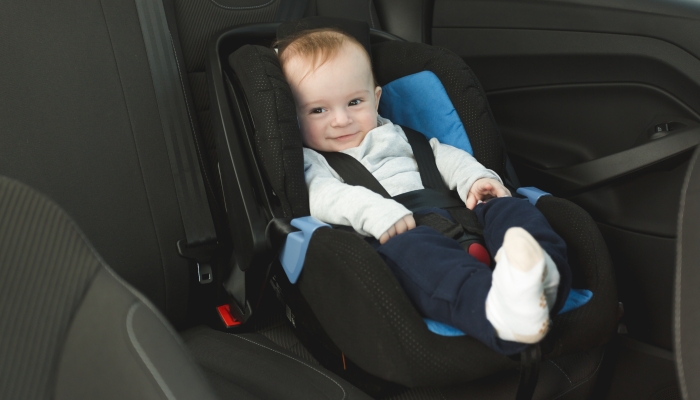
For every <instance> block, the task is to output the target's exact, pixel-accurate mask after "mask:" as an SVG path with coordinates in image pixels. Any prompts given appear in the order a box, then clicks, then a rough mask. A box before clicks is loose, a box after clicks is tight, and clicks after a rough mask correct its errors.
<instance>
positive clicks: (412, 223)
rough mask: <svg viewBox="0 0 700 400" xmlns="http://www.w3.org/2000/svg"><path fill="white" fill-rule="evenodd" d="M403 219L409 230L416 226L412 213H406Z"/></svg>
mask: <svg viewBox="0 0 700 400" xmlns="http://www.w3.org/2000/svg"><path fill="white" fill-rule="evenodd" d="M403 220H404V221H405V222H406V227H407V228H408V230H409V231H410V230H411V229H413V228H415V227H416V220H415V219H414V218H413V215H407V216H405V217H403Z"/></svg>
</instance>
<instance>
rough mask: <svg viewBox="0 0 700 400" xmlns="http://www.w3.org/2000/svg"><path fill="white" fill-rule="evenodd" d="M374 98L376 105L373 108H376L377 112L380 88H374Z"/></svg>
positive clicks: (380, 95) (380, 94)
mask: <svg viewBox="0 0 700 400" xmlns="http://www.w3.org/2000/svg"><path fill="white" fill-rule="evenodd" d="M374 97H375V101H376V103H377V104H376V105H375V107H376V108H377V110H379V99H380V98H381V97H382V87H381V86H377V87H375V88H374Z"/></svg>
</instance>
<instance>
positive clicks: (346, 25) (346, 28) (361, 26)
mask: <svg viewBox="0 0 700 400" xmlns="http://www.w3.org/2000/svg"><path fill="white" fill-rule="evenodd" d="M329 27H332V28H337V29H340V30H341V31H343V32H345V33H347V34H349V35H351V36H353V37H354V38H355V39H356V40H357V41H358V42H360V44H362V46H364V48H365V50H367V54H370V55H371V54H372V45H371V43H370V40H369V26H368V25H367V23H366V22H363V21H357V20H350V19H346V18H332V17H309V18H302V19H299V20H295V21H288V22H284V23H282V24H280V26H279V27H278V28H277V39H284V38H286V37H288V36H293V35H295V34H297V33H299V32H301V31H305V30H308V29H318V28H329Z"/></svg>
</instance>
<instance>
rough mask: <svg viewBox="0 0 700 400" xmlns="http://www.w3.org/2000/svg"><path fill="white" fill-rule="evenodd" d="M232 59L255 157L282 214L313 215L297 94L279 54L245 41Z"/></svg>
mask: <svg viewBox="0 0 700 400" xmlns="http://www.w3.org/2000/svg"><path fill="white" fill-rule="evenodd" d="M229 63H230V64H231V67H232V68H233V69H234V71H235V72H236V75H237V76H238V79H239V80H240V82H241V86H243V89H244V91H245V93H246V98H247V100H248V107H249V111H250V114H251V117H252V119H253V123H254V126H255V144H256V147H257V156H258V157H259V160H260V162H261V164H262V165H263V167H264V172H265V173H266V175H267V177H268V179H269V180H270V184H271V186H272V189H273V190H274V191H275V194H276V195H277V196H278V197H279V199H280V202H281V204H282V209H283V211H284V215H285V216H295V217H300V216H304V215H309V193H308V190H307V189H306V182H305V181H304V173H303V171H304V155H303V153H302V143H301V133H300V132H299V124H298V122H297V114H296V108H295V107H294V98H293V97H292V92H291V90H290V88H289V85H288V84H287V81H286V80H285V79H284V75H283V74H282V70H281V68H280V65H279V61H278V59H277V55H276V54H275V52H274V51H273V50H271V49H266V48H264V47H261V46H252V45H246V46H243V47H241V48H240V49H238V50H236V52H235V53H233V54H232V55H231V56H230V58H229Z"/></svg>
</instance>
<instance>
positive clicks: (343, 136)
mask: <svg viewBox="0 0 700 400" xmlns="http://www.w3.org/2000/svg"><path fill="white" fill-rule="evenodd" d="M355 135H357V132H355V133H350V134H347V135H342V136H338V137H335V138H333V140H339V141H341V142H342V141H345V140H348V139H351V138H352V137H353V136H355Z"/></svg>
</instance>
